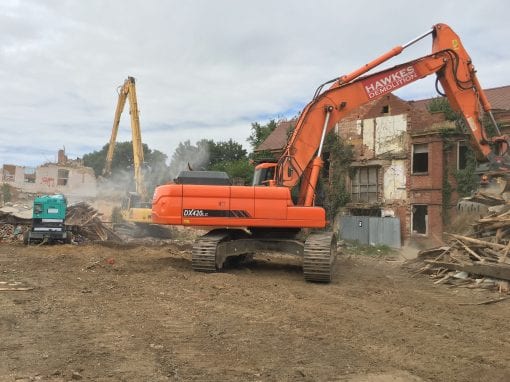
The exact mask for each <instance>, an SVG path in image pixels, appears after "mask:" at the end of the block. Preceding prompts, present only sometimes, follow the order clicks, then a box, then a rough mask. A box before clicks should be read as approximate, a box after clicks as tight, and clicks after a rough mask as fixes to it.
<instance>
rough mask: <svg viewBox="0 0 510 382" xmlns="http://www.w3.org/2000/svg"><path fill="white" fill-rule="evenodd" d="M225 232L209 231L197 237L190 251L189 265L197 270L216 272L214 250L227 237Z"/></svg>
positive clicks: (215, 250)
mask: <svg viewBox="0 0 510 382" xmlns="http://www.w3.org/2000/svg"><path fill="white" fill-rule="evenodd" d="M227 237H228V235H227V234H225V233H209V234H207V235H204V236H202V237H201V238H198V239H197V240H196V241H195V243H194V244H193V249H192V252H191V266H192V268H193V270H194V271H197V272H207V273H211V272H216V271H218V266H217V264H216V252H217V248H218V244H219V243H220V242H221V241H222V240H224V239H225V238H227Z"/></svg>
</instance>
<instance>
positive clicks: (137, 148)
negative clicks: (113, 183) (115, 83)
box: [103, 77, 147, 202]
mask: <svg viewBox="0 0 510 382" xmlns="http://www.w3.org/2000/svg"><path fill="white" fill-rule="evenodd" d="M126 100H129V114H130V115H131V133H132V142H133V165H134V179H135V186H136V193H137V194H138V195H139V196H140V199H141V201H142V202H145V201H147V188H146V186H145V183H144V179H143V173H142V164H143V146H142V133H141V131H140V117H139V114H138V101H137V98H136V87H135V79H134V77H128V78H127V79H126V81H124V85H122V86H121V87H119V98H118V101H117V107H116V109H115V116H114V119H113V127H112V135H111V137H110V143H109V145H108V153H107V155H106V163H105V167H104V170H103V175H104V176H109V175H111V171H112V160H113V153H114V151H115V141H116V140H117V133H118V131H119V123H120V116H121V115H122V111H123V110H124V106H125V104H126Z"/></svg>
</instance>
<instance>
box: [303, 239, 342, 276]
mask: <svg viewBox="0 0 510 382" xmlns="http://www.w3.org/2000/svg"><path fill="white" fill-rule="evenodd" d="M335 258H336V236H335V234H334V233H332V232H325V233H313V234H311V235H310V236H308V238H307V239H306V242H305V248H304V255H303V274H304V276H305V280H306V281H312V282H322V283H329V282H331V280H332V276H333V265H334V262H335Z"/></svg>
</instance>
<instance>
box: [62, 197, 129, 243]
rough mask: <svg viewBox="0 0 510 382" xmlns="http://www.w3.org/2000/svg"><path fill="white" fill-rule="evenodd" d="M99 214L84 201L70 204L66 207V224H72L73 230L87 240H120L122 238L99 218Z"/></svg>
mask: <svg viewBox="0 0 510 382" xmlns="http://www.w3.org/2000/svg"><path fill="white" fill-rule="evenodd" d="M100 216H101V214H100V213H99V211H97V210H96V209H95V208H93V207H92V206H91V205H89V204H88V203H85V202H79V203H76V204H72V205H70V206H69V207H68V208H67V214H66V225H70V226H73V232H74V233H75V234H76V233H77V234H78V235H80V236H82V237H84V238H86V239H88V240H93V241H96V240H99V241H107V240H113V241H122V239H121V238H120V237H119V236H118V235H117V234H116V233H115V232H113V230H112V229H111V228H109V227H107V226H106V225H105V224H104V223H103V221H101V219H100Z"/></svg>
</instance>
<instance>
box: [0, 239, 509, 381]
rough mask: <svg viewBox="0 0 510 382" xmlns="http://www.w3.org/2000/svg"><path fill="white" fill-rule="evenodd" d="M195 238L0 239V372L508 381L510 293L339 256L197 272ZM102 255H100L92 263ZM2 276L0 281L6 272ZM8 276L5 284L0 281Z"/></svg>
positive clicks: (8, 375)
mask: <svg viewBox="0 0 510 382" xmlns="http://www.w3.org/2000/svg"><path fill="white" fill-rule="evenodd" d="M190 258H191V255H190V249H189V248H182V247H181V250H179V249H178V248H177V247H176V246H172V245H167V246H162V247H136V248H121V247H114V248H108V247H105V246H101V245H97V244H90V245H84V246H75V245H60V246H31V247H24V246H22V245H1V246H0V282H1V281H4V282H13V281H17V282H21V283H22V284H18V285H19V286H28V287H33V288H34V289H33V290H29V291H7V292H6V291H1V292H0V380H1V381H38V380H42V381H69V380H79V379H81V380H90V381H168V380H169V381H373V382H379V381H394V382H399V381H401V382H402V381H423V380H425V381H429V380H430V381H509V380H510V341H509V340H508V335H509V333H510V320H509V318H508V317H510V300H506V301H502V302H499V303H497V304H491V305H462V304H465V303H475V302H480V301H485V300H487V299H493V298H497V297H498V295H497V294H495V293H494V292H488V291H484V290H467V289H461V288H455V289H450V288H448V287H447V286H445V285H434V284H433V283H432V282H431V281H430V280H428V279H427V277H426V276H418V277H412V276H411V273H410V272H409V271H408V270H406V269H403V268H402V267H401V264H400V263H398V262H392V261H387V259H384V258H376V257H367V256H361V255H357V256H346V255H343V256H342V255H340V256H339V258H338V261H337V265H336V266H337V277H336V279H335V281H334V283H332V284H330V285H320V284H309V283H305V282H304V281H303V278H302V274H301V268H300V262H299V259H294V258H291V257H282V256H277V257H267V256H261V257H256V258H255V261H254V262H252V263H249V264H247V265H243V266H238V267H234V268H229V269H227V270H226V271H225V272H223V273H218V274H201V273H194V272H193V271H192V270H191V261H190ZM96 262H98V263H96ZM3 285H6V284H3ZM0 286H2V285H0Z"/></svg>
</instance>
